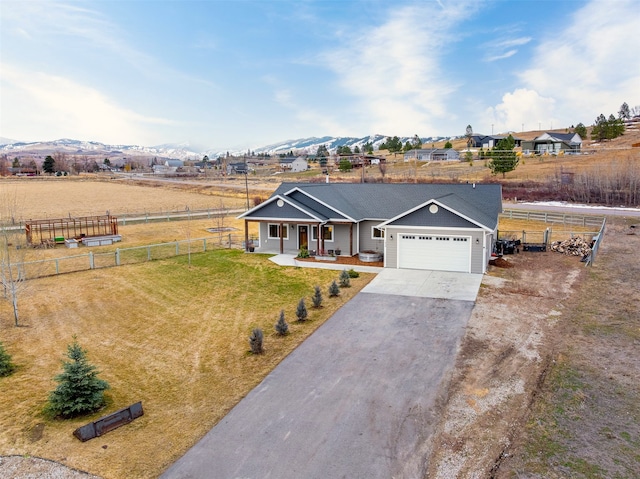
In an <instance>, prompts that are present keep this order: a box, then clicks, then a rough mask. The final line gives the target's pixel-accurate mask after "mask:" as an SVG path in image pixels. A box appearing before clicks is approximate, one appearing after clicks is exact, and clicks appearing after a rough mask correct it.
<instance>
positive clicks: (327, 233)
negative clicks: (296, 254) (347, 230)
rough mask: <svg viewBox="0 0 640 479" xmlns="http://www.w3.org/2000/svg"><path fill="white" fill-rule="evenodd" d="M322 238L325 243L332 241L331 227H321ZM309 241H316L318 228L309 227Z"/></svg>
mask: <svg viewBox="0 0 640 479" xmlns="http://www.w3.org/2000/svg"><path fill="white" fill-rule="evenodd" d="M322 236H323V239H324V240H325V241H333V226H326V225H325V226H323V227H322ZM311 240H312V241H318V227H317V226H312V227H311Z"/></svg>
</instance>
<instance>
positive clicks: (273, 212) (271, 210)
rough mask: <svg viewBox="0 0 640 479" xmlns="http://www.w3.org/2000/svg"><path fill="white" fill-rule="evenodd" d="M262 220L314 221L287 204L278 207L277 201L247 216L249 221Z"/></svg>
mask: <svg viewBox="0 0 640 479" xmlns="http://www.w3.org/2000/svg"><path fill="white" fill-rule="evenodd" d="M260 218H282V219H283V220H285V221H290V220H303V219H308V220H312V219H313V218H311V217H310V216H309V215H307V214H306V213H303V212H302V211H300V210H299V209H297V208H294V207H293V206H291V205H290V204H289V203H286V202H285V204H284V205H282V206H278V205H277V203H276V202H275V201H273V202H271V203H269V204H268V205H266V206H264V207H263V208H260V209H258V210H256V211H254V212H253V213H251V215H249V216H247V219H260Z"/></svg>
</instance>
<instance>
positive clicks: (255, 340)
mask: <svg viewBox="0 0 640 479" xmlns="http://www.w3.org/2000/svg"><path fill="white" fill-rule="evenodd" d="M263 338H264V334H262V329H260V328H254V330H253V331H252V332H251V336H249V345H250V346H251V352H252V353H253V354H262V353H263V352H264V348H263V347H262V339H263Z"/></svg>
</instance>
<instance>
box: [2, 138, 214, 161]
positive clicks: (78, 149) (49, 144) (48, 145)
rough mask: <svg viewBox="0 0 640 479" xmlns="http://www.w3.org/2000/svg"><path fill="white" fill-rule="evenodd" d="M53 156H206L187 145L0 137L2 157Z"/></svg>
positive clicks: (185, 158) (160, 157) (118, 157)
mask: <svg viewBox="0 0 640 479" xmlns="http://www.w3.org/2000/svg"><path fill="white" fill-rule="evenodd" d="M53 153H64V154H67V155H70V156H74V155H83V156H85V155H86V156H97V157H100V159H103V158H109V159H112V160H116V161H117V160H123V159H126V158H127V157H129V158H134V157H135V158H139V157H145V158H154V157H155V158H158V159H180V160H200V159H202V156H203V154H202V153H201V152H198V151H192V150H191V149H189V145H188V144H179V145H174V144H165V145H159V146H138V145H107V144H104V143H100V142H97V141H81V140H72V139H68V138H62V139H59V140H54V141H35V142H22V141H16V140H9V139H7V138H0V154H6V155H9V156H18V155H25V156H31V157H40V156H42V157H43V158H44V156H46V155H50V154H53Z"/></svg>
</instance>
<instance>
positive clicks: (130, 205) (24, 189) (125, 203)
mask: <svg viewBox="0 0 640 479" xmlns="http://www.w3.org/2000/svg"><path fill="white" fill-rule="evenodd" d="M0 189H2V197H3V198H5V197H6V195H9V196H10V197H12V198H15V202H16V206H17V208H16V209H17V212H18V214H19V216H18V218H16V219H18V220H19V219H22V220H25V219H40V218H42V219H44V218H61V217H66V216H73V217H77V216H92V215H104V214H106V212H107V211H108V212H110V213H111V214H112V215H114V216H118V214H121V213H143V212H145V211H147V212H160V211H185V209H186V207H189V208H190V209H191V210H196V209H207V208H211V209H217V208H220V207H221V206H224V207H225V208H228V209H229V208H244V207H246V199H245V194H244V191H232V190H223V189H222V188H201V187H198V186H197V185H188V184H187V185H181V184H177V185H166V184H162V185H157V184H155V185H154V184H149V185H146V186H141V185H137V184H132V183H131V182H127V181H123V180H107V181H98V180H96V179H95V178H90V177H86V178H85V177H60V178H56V177H51V178H48V179H46V180H41V179H35V180H34V179H22V180H11V179H2V180H0Z"/></svg>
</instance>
